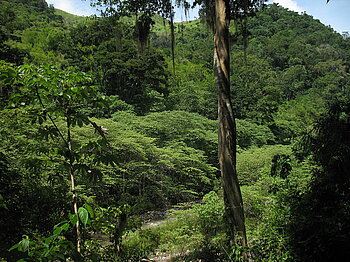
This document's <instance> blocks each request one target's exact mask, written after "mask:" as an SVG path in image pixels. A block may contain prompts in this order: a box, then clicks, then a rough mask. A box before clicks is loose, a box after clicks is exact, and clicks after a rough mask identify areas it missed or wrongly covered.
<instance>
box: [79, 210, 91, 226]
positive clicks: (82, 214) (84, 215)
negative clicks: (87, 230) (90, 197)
mask: <svg viewBox="0 0 350 262" xmlns="http://www.w3.org/2000/svg"><path fill="white" fill-rule="evenodd" d="M78 215H79V219H80V221H81V222H82V223H83V224H84V226H86V224H87V223H88V221H89V212H88V211H87V210H86V209H85V208H84V207H79V209H78Z"/></svg>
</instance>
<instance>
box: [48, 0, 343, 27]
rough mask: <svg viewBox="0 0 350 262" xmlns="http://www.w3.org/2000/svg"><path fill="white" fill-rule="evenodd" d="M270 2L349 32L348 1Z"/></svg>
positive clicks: (73, 4) (84, 9)
mask: <svg viewBox="0 0 350 262" xmlns="http://www.w3.org/2000/svg"><path fill="white" fill-rule="evenodd" d="M46 2H47V3H48V4H53V5H54V7H55V8H57V9H61V10H64V11H66V12H68V13H71V14H76V15H82V16H89V15H92V14H95V13H96V9H95V8H92V7H90V0H46ZM272 2H274V3H278V4H279V5H281V6H283V7H285V8H288V9H290V10H292V11H295V12H299V13H301V12H306V13H307V14H309V15H312V16H313V17H314V18H315V19H319V20H320V21H321V22H322V23H323V24H325V25H327V26H328V25H330V26H331V27H332V28H333V29H334V30H336V31H337V32H339V33H342V32H343V31H349V32H350V18H349V15H350V0H330V1H329V3H328V4H326V0H269V3H272ZM196 18H198V9H197V10H194V11H191V12H190V15H189V17H187V19H186V17H185V15H184V12H183V11H182V10H181V9H177V10H176V14H175V21H176V22H179V21H181V20H193V19H196Z"/></svg>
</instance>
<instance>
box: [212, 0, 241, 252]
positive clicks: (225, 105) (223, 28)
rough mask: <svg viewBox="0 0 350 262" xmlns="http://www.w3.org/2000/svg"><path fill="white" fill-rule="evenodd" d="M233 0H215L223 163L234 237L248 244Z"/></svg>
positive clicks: (226, 196)
mask: <svg viewBox="0 0 350 262" xmlns="http://www.w3.org/2000/svg"><path fill="white" fill-rule="evenodd" d="M228 11H229V1H228V0H216V1H215V33H214V42H215V53H214V67H215V68H214V71H215V82H216V86H217V92H218V120H219V148H218V151H219V164H220V171H221V178H222V183H223V191H224V197H225V205H226V215H227V220H228V222H229V226H230V234H231V239H232V240H234V241H235V242H236V243H238V244H240V245H242V246H246V245H247V240H246V232H245V224H244V210H243V201H242V195H241V190H240V187H239V184H238V178H237V172H236V123H235V119H234V114H233V110H232V104H231V98H230V55H229V51H230V50H229V21H230V19H229V13H228Z"/></svg>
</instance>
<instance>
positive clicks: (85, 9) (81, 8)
mask: <svg viewBox="0 0 350 262" xmlns="http://www.w3.org/2000/svg"><path fill="white" fill-rule="evenodd" d="M46 2H47V3H48V4H52V5H53V6H54V7H55V8H57V9H61V10H63V11H66V12H68V13H71V14H75V15H84V16H89V15H92V14H93V13H94V9H93V8H91V7H90V0H85V1H83V0H46Z"/></svg>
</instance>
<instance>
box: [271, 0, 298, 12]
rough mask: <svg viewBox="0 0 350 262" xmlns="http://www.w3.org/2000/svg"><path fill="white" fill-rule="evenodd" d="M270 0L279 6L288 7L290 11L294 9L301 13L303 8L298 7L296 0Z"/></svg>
mask: <svg viewBox="0 0 350 262" xmlns="http://www.w3.org/2000/svg"><path fill="white" fill-rule="evenodd" d="M272 2H273V3H277V4H279V5H280V6H283V7H285V8H288V9H289V10H291V11H295V12H298V13H301V12H303V11H304V9H303V8H302V7H300V6H299V5H298V3H297V2H296V1H293V0H273V1H272Z"/></svg>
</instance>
